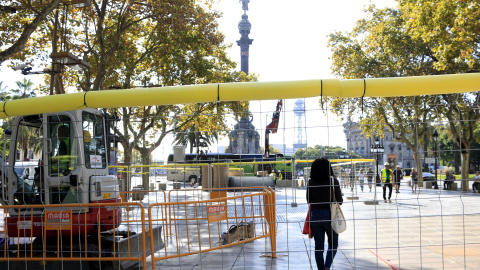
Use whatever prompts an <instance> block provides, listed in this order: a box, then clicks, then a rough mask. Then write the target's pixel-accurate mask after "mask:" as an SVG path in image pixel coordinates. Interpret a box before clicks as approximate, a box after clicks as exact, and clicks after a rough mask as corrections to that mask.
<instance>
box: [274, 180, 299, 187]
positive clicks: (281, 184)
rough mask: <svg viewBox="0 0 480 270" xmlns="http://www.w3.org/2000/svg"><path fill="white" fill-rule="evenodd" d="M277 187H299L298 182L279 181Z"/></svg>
mask: <svg viewBox="0 0 480 270" xmlns="http://www.w3.org/2000/svg"><path fill="white" fill-rule="evenodd" d="M276 186H277V187H298V180H277V183H276Z"/></svg>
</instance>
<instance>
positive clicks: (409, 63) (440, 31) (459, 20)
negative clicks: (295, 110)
mask: <svg viewBox="0 0 480 270" xmlns="http://www.w3.org/2000/svg"><path fill="white" fill-rule="evenodd" d="M479 5H480V4H479V2H478V1H454V0H441V1H426V0H399V1H398V6H397V7H395V8H385V9H377V8H376V7H374V6H370V7H369V8H368V9H367V10H366V11H365V18H364V19H361V20H359V21H358V22H357V25H356V27H355V28H354V29H353V30H352V31H351V32H347V33H340V32H337V33H332V34H331V35H330V39H329V47H330V48H332V57H331V59H332V60H333V66H332V71H333V72H334V74H336V75H337V76H340V77H343V78H347V79H350V78H372V77H375V78H378V77H398V76H416V75H434V74H443V73H460V72H470V71H475V70H479V67H480V60H479V59H480V51H479V50H476V49H474V48H479V47H480V35H478V29H480V20H479V19H480V17H479V16H480V12H479ZM406 90H411V89H406ZM367 91H368V86H367ZM386 91H388V90H387V89H386ZM478 100H479V94H478V92H477V93H473V94H451V95H441V96H415V97H394V98H368V99H364V100H362V99H348V100H346V99H338V98H337V99H334V100H332V106H333V111H334V112H335V113H336V114H338V115H343V114H344V113H345V114H346V115H348V116H352V115H355V114H358V113H359V112H360V110H362V113H365V114H366V115H368V117H365V118H362V117H359V118H360V121H359V122H360V124H361V127H362V130H363V132H364V133H365V134H366V136H367V137H369V136H372V135H374V134H377V135H380V136H382V133H383V130H384V127H385V126H388V127H389V128H390V130H392V131H393V133H394V137H395V139H396V140H398V141H402V142H404V143H406V144H407V146H408V147H410V148H411V149H412V150H413V151H414V153H416V160H417V167H419V165H420V163H419V160H420V156H419V149H420V148H419V147H420V144H419V143H421V142H423V143H424V148H427V146H428V142H429V140H430V138H431V135H430V132H431V128H430V127H429V123H431V122H435V121H440V120H442V119H445V118H446V119H447V120H448V123H449V129H450V131H451V136H452V138H454V141H455V142H456V143H457V144H459V146H460V148H461V149H463V150H464V151H463V152H462V153H465V154H466V155H462V162H463V164H464V166H462V167H468V150H467V149H469V148H470V143H471V142H472V141H473V137H474V136H473V134H472V130H473V128H472V126H475V125H476V123H477V121H478V119H479V118H480V117H479V116H480V115H478V113H479V112H478V109H475V108H476V107H475V106H476V105H475V104H476V102H478ZM346 108H349V110H348V111H346V110H345V109H346ZM363 110H365V112H363ZM458 119H462V120H463V121H458ZM465 150H466V151H465ZM465 165H467V166H465Z"/></svg>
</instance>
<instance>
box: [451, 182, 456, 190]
mask: <svg viewBox="0 0 480 270" xmlns="http://www.w3.org/2000/svg"><path fill="white" fill-rule="evenodd" d="M450 187H451V188H450V190H458V186H457V183H455V182H453V183H452V185H451V186H450Z"/></svg>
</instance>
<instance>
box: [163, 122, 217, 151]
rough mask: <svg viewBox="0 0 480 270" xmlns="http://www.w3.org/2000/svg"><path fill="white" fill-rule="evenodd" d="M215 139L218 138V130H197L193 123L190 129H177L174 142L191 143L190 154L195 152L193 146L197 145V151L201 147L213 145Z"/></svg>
mask: <svg viewBox="0 0 480 270" xmlns="http://www.w3.org/2000/svg"><path fill="white" fill-rule="evenodd" d="M214 139H215V140H218V134H217V132H212V133H211V134H208V133H207V132H202V131H197V130H196V126H195V125H192V126H190V128H188V130H185V131H177V134H176V135H175V139H174V140H173V142H174V143H176V144H180V145H184V146H186V145H187V144H189V145H190V154H192V153H193V148H194V147H197V152H198V149H199V147H207V146H208V145H211V144H212V143H213V142H214Z"/></svg>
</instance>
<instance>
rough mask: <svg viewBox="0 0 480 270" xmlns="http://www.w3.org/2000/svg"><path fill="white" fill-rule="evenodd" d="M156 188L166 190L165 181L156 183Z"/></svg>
mask: <svg viewBox="0 0 480 270" xmlns="http://www.w3.org/2000/svg"><path fill="white" fill-rule="evenodd" d="M158 190H167V183H158Z"/></svg>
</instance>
